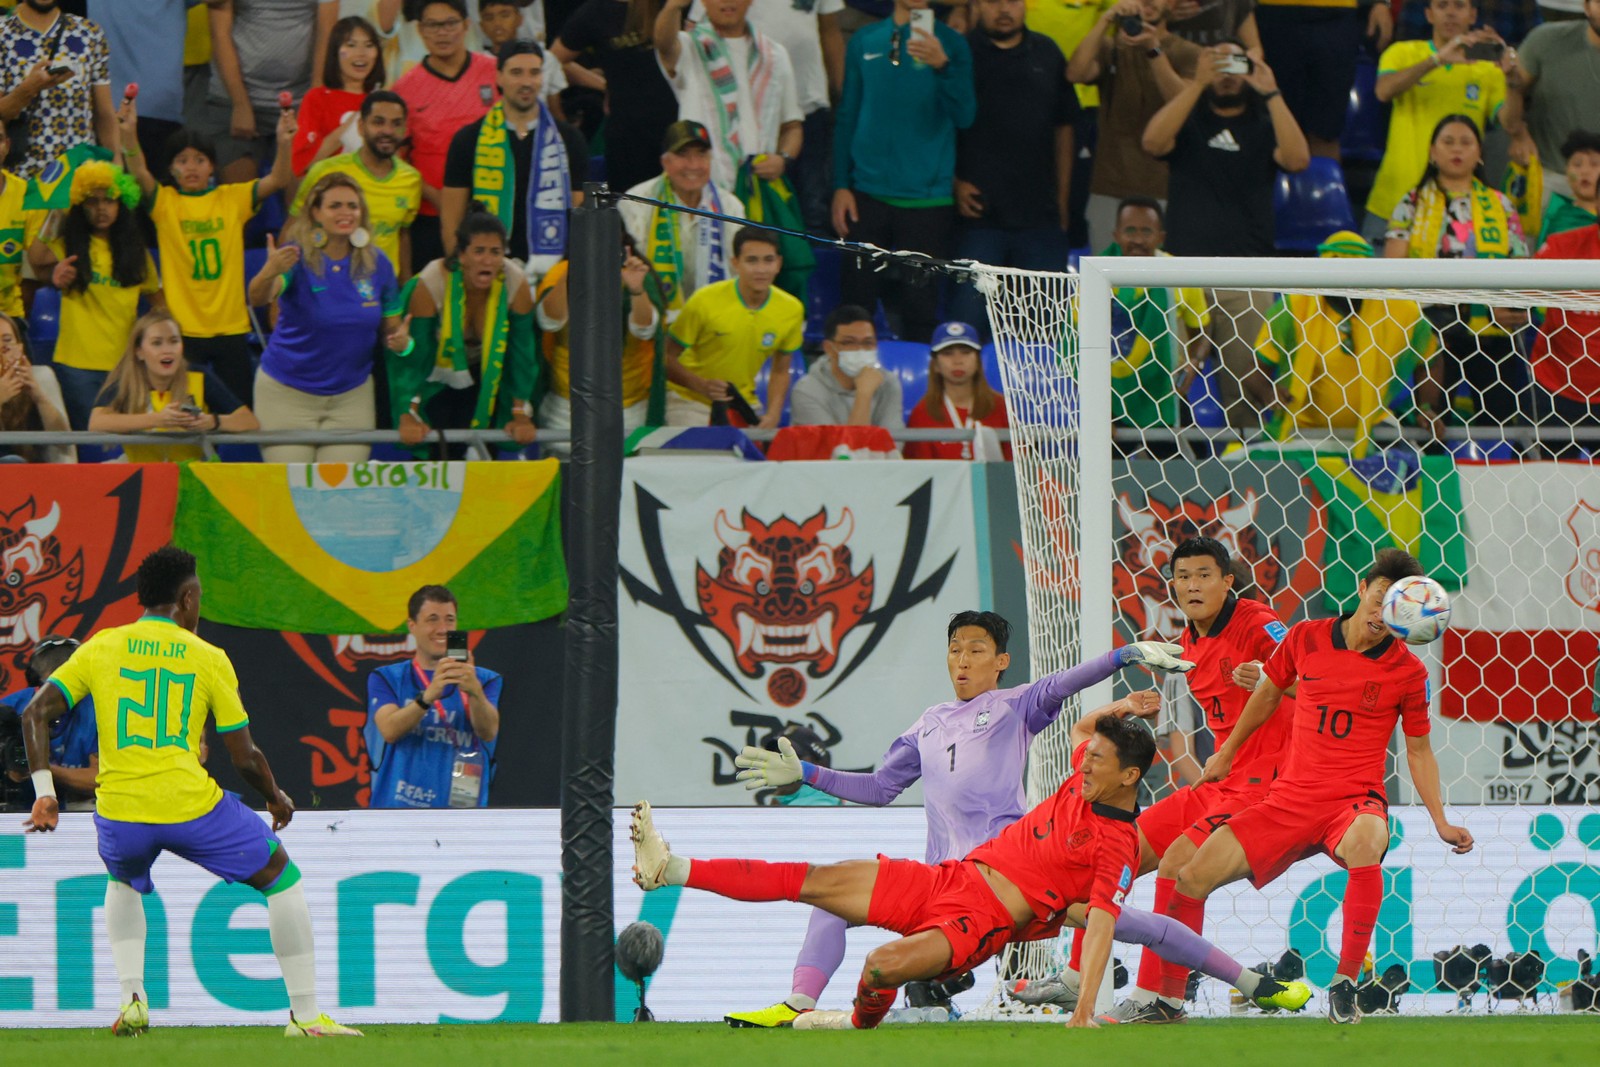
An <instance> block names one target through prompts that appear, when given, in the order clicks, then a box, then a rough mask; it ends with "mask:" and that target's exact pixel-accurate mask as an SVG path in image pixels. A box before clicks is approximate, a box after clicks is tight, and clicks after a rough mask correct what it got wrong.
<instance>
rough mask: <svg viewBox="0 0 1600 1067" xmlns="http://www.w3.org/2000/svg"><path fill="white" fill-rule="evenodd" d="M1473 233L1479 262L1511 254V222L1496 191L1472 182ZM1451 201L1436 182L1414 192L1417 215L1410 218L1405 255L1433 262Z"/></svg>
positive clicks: (1476, 181) (1502, 257)
mask: <svg viewBox="0 0 1600 1067" xmlns="http://www.w3.org/2000/svg"><path fill="white" fill-rule="evenodd" d="M1468 195H1469V196H1470V197H1471V199H1472V233H1473V244H1474V246H1475V248H1476V251H1477V258H1478V259H1505V258H1506V257H1507V256H1509V255H1510V254H1511V223H1510V220H1509V219H1508V218H1507V217H1506V209H1505V204H1504V203H1502V202H1501V200H1500V197H1499V196H1498V195H1496V193H1495V191H1494V190H1493V189H1491V188H1489V187H1488V186H1487V185H1484V184H1483V183H1482V182H1480V181H1478V180H1477V179H1476V178H1474V179H1473V180H1472V192H1471V193H1469V194H1468ZM1451 199H1452V198H1451V197H1449V196H1447V195H1446V194H1445V192H1444V190H1442V189H1440V188H1439V186H1438V183H1437V182H1431V181H1430V182H1428V183H1427V184H1426V185H1424V186H1423V187H1422V188H1421V189H1418V190H1417V207H1416V213H1415V214H1414V215H1413V217H1412V219H1411V241H1410V245H1409V247H1408V248H1407V251H1406V254H1407V255H1408V256H1410V257H1411V258H1412V259H1434V258H1436V257H1437V256H1438V255H1439V238H1440V237H1442V236H1443V235H1444V227H1445V214H1446V211H1447V209H1448V208H1449V206H1450V200H1451Z"/></svg>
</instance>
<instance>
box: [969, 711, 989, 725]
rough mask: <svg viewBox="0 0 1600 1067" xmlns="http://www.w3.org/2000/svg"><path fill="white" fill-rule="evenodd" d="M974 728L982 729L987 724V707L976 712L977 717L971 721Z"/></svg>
mask: <svg viewBox="0 0 1600 1067" xmlns="http://www.w3.org/2000/svg"><path fill="white" fill-rule="evenodd" d="M972 725H973V728H974V729H978V730H983V729H986V728H987V727H988V725H989V709H987V708H985V709H984V710H982V711H980V712H978V717H977V719H976V720H974V721H973V723H972Z"/></svg>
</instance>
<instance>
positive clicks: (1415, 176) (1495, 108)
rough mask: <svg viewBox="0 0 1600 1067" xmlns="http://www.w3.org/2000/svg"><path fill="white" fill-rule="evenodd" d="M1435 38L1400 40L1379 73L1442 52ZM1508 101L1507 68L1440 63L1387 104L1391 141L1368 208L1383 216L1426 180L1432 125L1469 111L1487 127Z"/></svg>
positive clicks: (1385, 53)
mask: <svg viewBox="0 0 1600 1067" xmlns="http://www.w3.org/2000/svg"><path fill="white" fill-rule="evenodd" d="M1438 51H1439V50H1438V49H1437V48H1435V47H1434V46H1433V42H1432V41H1400V42H1398V43H1396V44H1392V45H1390V46H1389V47H1388V48H1385V49H1384V50H1383V56H1382V58H1380V59H1379V60H1378V74H1379V76H1380V77H1381V76H1382V75H1384V74H1393V73H1395V72H1397V71H1402V70H1405V69H1406V68H1407V67H1414V66H1416V65H1417V64H1418V63H1422V62H1424V61H1426V60H1427V59H1429V58H1430V57H1432V56H1434V55H1437V54H1438ZM1505 101H1506V75H1505V71H1503V70H1501V69H1500V68H1499V67H1498V66H1496V65H1495V64H1493V63H1490V62H1488V61H1486V60H1481V59H1480V60H1477V61H1476V62H1472V63H1450V64H1446V65H1445V66H1442V67H1436V68H1434V69H1433V70H1430V71H1428V73H1426V74H1424V75H1423V76H1422V80H1421V81H1419V82H1417V84H1415V85H1413V86H1412V87H1411V88H1410V89H1407V90H1406V91H1405V92H1403V93H1401V94H1400V95H1399V96H1397V97H1395V98H1394V101H1393V102H1392V103H1391V105H1390V108H1389V141H1388V144H1387V145H1386V146H1385V147H1384V150H1383V162H1382V163H1381V164H1380V165H1379V167H1378V176H1377V177H1376V178H1375V179H1374V180H1373V183H1372V193H1371V194H1370V195H1369V196H1368V197H1367V210H1368V211H1370V212H1372V213H1373V214H1374V215H1381V216H1383V217H1384V218H1385V219H1387V218H1389V216H1390V215H1391V214H1393V212H1394V208H1395V205H1396V204H1398V203H1400V201H1401V200H1402V199H1404V197H1405V195H1406V194H1407V193H1409V192H1410V191H1411V190H1412V189H1413V188H1414V187H1415V186H1416V184H1417V183H1418V182H1419V181H1421V180H1422V172H1423V171H1424V170H1426V169H1427V168H1428V147H1429V142H1430V140H1431V139H1432V137H1433V128H1434V127H1435V126H1437V125H1438V124H1439V120H1440V119H1442V118H1444V117H1445V116H1446V115H1466V116H1467V117H1469V118H1471V119H1472V121H1474V122H1476V123H1477V124H1478V129H1479V131H1480V132H1481V131H1483V130H1487V129H1488V128H1489V123H1491V122H1493V121H1494V118H1495V116H1496V115H1498V114H1499V112H1500V105H1502V104H1504V103H1505Z"/></svg>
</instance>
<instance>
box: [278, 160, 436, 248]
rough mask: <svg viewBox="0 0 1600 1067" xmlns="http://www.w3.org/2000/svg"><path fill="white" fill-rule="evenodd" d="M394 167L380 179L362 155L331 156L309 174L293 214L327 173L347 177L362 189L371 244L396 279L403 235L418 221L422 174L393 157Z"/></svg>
mask: <svg viewBox="0 0 1600 1067" xmlns="http://www.w3.org/2000/svg"><path fill="white" fill-rule="evenodd" d="M393 162H394V166H393V167H391V168H390V169H389V174H388V176H387V177H383V178H380V177H378V176H377V175H375V174H373V173H372V172H371V171H370V170H368V169H367V165H366V164H365V163H363V162H362V161H361V153H360V152H345V153H343V154H341V155H337V156H329V157H328V158H327V159H324V160H323V161H322V162H321V163H318V164H317V165H316V166H314V167H312V168H311V169H310V170H309V171H307V172H306V176H305V177H304V178H302V179H301V180H300V188H299V190H298V191H297V192H296V193H295V197H294V207H293V208H292V209H291V210H290V214H293V215H298V214H300V209H301V208H302V207H304V206H305V202H306V195H307V194H308V193H310V191H311V189H312V187H314V186H315V185H316V184H317V179H319V178H321V177H322V176H323V175H324V174H333V173H340V174H348V175H350V177H352V178H354V179H355V181H356V184H357V185H359V186H361V195H362V197H363V198H364V199H365V200H366V202H367V216H368V218H369V219H370V220H371V222H372V245H373V247H374V248H376V249H378V251H380V252H382V253H383V254H384V255H386V256H388V257H389V262H390V264H391V265H393V267H394V273H395V276H396V277H399V276H400V273H401V271H400V233H401V231H402V230H406V229H408V228H410V226H411V224H412V223H413V222H415V221H417V212H418V211H419V210H421V208H422V172H421V171H419V170H417V168H416V167H413V166H412V165H411V164H410V163H407V162H406V161H405V160H403V159H401V158H400V157H399V156H396V157H394V160H393Z"/></svg>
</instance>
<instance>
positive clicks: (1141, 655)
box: [1117, 641, 1194, 674]
mask: <svg viewBox="0 0 1600 1067" xmlns="http://www.w3.org/2000/svg"><path fill="white" fill-rule="evenodd" d="M1182 651H1183V646H1182V645H1174V644H1171V643H1169V642H1167V641H1135V642H1134V643H1133V644H1131V645H1123V646H1122V647H1121V648H1119V649H1117V654H1118V656H1119V657H1120V658H1121V660H1122V665H1123V666H1124V667H1126V666H1128V665H1129V664H1138V665H1139V666H1141V667H1151V668H1154V669H1155V670H1158V671H1168V672H1176V673H1178V674H1185V673H1187V672H1189V671H1192V670H1194V664H1193V663H1190V662H1189V661H1188V660H1186V659H1179V658H1178V655H1179V653H1181V652H1182Z"/></svg>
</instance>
